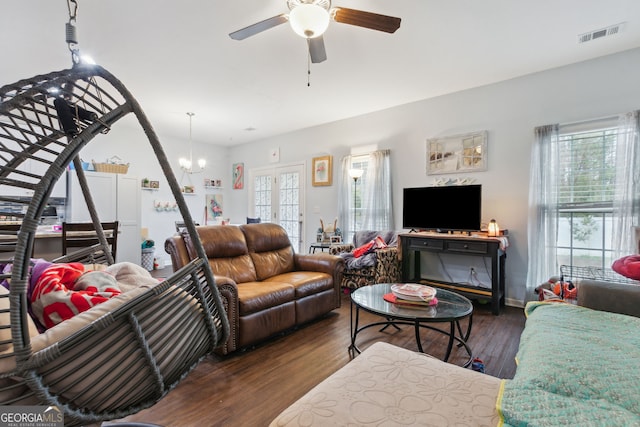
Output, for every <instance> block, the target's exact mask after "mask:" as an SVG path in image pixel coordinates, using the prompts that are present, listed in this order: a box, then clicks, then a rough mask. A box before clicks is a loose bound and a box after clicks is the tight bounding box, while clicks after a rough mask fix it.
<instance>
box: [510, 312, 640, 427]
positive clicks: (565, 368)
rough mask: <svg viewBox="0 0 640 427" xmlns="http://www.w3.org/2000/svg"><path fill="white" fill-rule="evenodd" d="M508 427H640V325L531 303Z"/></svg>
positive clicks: (610, 315)
mask: <svg viewBox="0 0 640 427" xmlns="http://www.w3.org/2000/svg"><path fill="white" fill-rule="evenodd" d="M525 313H526V314H527V324H526V327H525V329H524V332H523V333H522V336H521V339H520V348H519V350H518V354H517V356H516V359H517V360H516V361H517V362H518V369H517V370H516V374H515V377H514V378H513V380H504V381H503V384H502V391H501V394H500V397H499V398H498V403H497V405H498V411H499V412H500V414H501V416H502V420H503V423H504V424H501V425H504V426H640V319H639V318H636V317H631V316H624V315H620V314H613V313H606V312H602V311H597V310H590V309H588V308H583V307H579V306H575V305H571V304H558V303H540V302H531V303H529V304H527V306H526V307H525Z"/></svg>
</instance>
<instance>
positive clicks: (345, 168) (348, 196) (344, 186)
mask: <svg viewBox="0 0 640 427" xmlns="http://www.w3.org/2000/svg"><path fill="white" fill-rule="evenodd" d="M350 168H351V156H345V157H344V158H343V159H342V169H341V170H340V178H339V179H338V180H337V182H338V185H339V187H338V227H340V229H341V230H342V238H343V239H344V240H345V241H349V239H348V237H349V236H352V235H353V226H352V225H351V221H352V215H351V204H352V203H353V187H352V185H353V179H352V178H351V177H349V169H350Z"/></svg>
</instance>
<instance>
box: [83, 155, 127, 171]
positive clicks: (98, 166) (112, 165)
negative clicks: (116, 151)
mask: <svg viewBox="0 0 640 427" xmlns="http://www.w3.org/2000/svg"><path fill="white" fill-rule="evenodd" d="M92 163H93V169H94V170H95V171H96V172H107V173H127V172H128V171H129V163H122V159H120V158H119V157H118V156H113V157H112V158H110V159H109V160H108V161H107V163H96V161H95V160H92Z"/></svg>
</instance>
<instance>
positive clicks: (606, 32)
mask: <svg viewBox="0 0 640 427" xmlns="http://www.w3.org/2000/svg"><path fill="white" fill-rule="evenodd" d="M625 24H626V22H621V23H619V24H615V25H611V26H609V27H607V28H601V29H599V30H595V31H589V32H588V33H584V34H580V35H578V43H585V42H589V41H592V40H596V39H601V38H603V37H607V36H612V35H614V34H618V33H620V32H622V30H623V29H624V25H625Z"/></svg>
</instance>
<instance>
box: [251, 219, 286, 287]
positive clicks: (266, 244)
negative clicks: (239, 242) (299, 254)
mask: <svg viewBox="0 0 640 427" xmlns="http://www.w3.org/2000/svg"><path fill="white" fill-rule="evenodd" d="M240 228H241V229H242V231H243V232H244V236H245V238H246V242H247V247H248V249H249V254H250V255H251V259H252V260H253V264H254V266H255V270H256V275H257V280H265V279H268V278H269V277H273V276H275V275H278V274H282V273H287V272H290V271H293V269H294V261H293V248H292V247H291V241H290V240H289V236H287V233H286V232H285V231H284V229H283V228H282V227H280V226H279V225H277V224H268V223H262V224H246V225H241V226H240Z"/></svg>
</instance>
